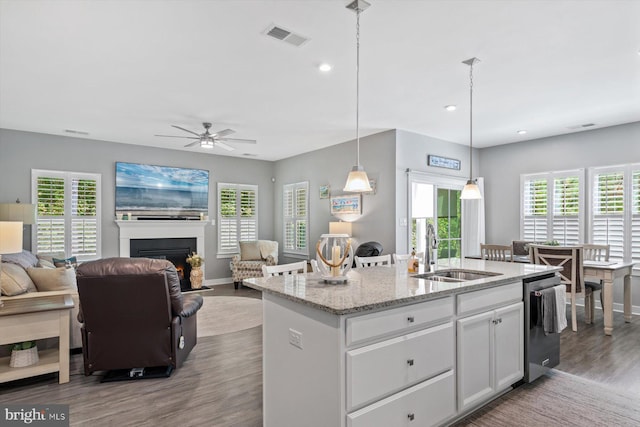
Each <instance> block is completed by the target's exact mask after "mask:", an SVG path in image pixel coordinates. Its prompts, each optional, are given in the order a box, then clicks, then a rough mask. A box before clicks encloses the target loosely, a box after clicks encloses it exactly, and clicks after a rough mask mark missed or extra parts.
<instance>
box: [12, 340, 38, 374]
mask: <svg viewBox="0 0 640 427" xmlns="http://www.w3.org/2000/svg"><path fill="white" fill-rule="evenodd" d="M38 360H39V358H38V346H37V345H36V342H35V341H24V342H20V343H16V344H13V348H12V349H11V359H10V360H9V366H10V367H12V368H23V367H25V366H31V365H35V364H36V363H38Z"/></svg>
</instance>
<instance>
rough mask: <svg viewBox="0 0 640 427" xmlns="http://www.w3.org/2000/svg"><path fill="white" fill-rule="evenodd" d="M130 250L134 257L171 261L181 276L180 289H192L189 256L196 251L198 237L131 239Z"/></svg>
mask: <svg viewBox="0 0 640 427" xmlns="http://www.w3.org/2000/svg"><path fill="white" fill-rule="evenodd" d="M129 245H130V248H129V252H130V256H131V257H132V258H139V257H142V258H159V259H166V260H169V261H171V263H173V265H175V266H176V270H177V271H178V277H180V289H181V290H182V291H183V292H184V291H190V290H191V281H190V280H189V274H190V273H191V265H189V263H188V262H187V261H186V260H187V257H188V256H189V255H190V254H191V253H192V252H196V247H197V246H196V245H197V239H196V238H195V237H190V238H161V239H130V241H129Z"/></svg>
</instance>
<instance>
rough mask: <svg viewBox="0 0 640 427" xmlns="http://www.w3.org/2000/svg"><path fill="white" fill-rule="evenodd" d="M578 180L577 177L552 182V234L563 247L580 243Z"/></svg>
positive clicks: (556, 179)
mask: <svg viewBox="0 0 640 427" xmlns="http://www.w3.org/2000/svg"><path fill="white" fill-rule="evenodd" d="M580 228H581V227H580V180H579V178H578V177H577V176H572V177H562V178H555V179H554V180H553V220H552V229H553V231H552V234H553V237H552V238H553V240H556V241H557V242H558V243H560V244H561V245H563V246H566V245H577V244H578V243H580V241H581V238H580Z"/></svg>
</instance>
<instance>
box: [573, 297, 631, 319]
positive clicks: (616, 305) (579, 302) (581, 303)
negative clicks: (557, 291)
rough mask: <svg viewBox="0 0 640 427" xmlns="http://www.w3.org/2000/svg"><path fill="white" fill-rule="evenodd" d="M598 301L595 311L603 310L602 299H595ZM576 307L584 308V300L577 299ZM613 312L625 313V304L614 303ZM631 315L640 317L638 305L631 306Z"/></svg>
mask: <svg viewBox="0 0 640 427" xmlns="http://www.w3.org/2000/svg"><path fill="white" fill-rule="evenodd" d="M595 300H596V306H595V309H596V310H602V306H601V305H600V298H595ZM567 305H571V303H570V302H567ZM576 305H577V306H580V307H584V299H576ZM613 311H614V312H618V313H624V304H621V303H619V302H614V303H613ZM631 314H633V315H636V316H637V315H640V306H637V305H632V306H631Z"/></svg>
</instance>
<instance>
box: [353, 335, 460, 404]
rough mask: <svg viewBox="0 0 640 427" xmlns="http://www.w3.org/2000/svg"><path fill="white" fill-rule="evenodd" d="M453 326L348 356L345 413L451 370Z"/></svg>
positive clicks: (356, 351)
mask: <svg viewBox="0 0 640 427" xmlns="http://www.w3.org/2000/svg"><path fill="white" fill-rule="evenodd" d="M453 353H454V329H453V323H452V322H449V323H445V324H443V325H439V326H434V327H432V328H429V329H424V330H421V331H418V332H413V333H410V334H407V335H403V336H400V337H397V338H393V339H390V340H386V341H382V342H379V343H376V344H372V345H368V346H365V347H361V348H358V349H355V350H350V351H348V352H347V411H350V410H352V409H354V408H357V407H359V406H362V405H366V404H368V403H371V402H373V401H374V400H377V399H379V398H381V397H383V396H385V395H389V394H391V393H394V392H396V391H399V390H401V389H402V388H404V387H406V386H408V385H411V384H415V383H417V382H419V381H422V380H425V379H427V378H429V377H432V376H434V375H436V374H439V373H441V372H444V371H446V370H448V369H451V368H452V367H453V363H454V360H455V359H454V354H453Z"/></svg>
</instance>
